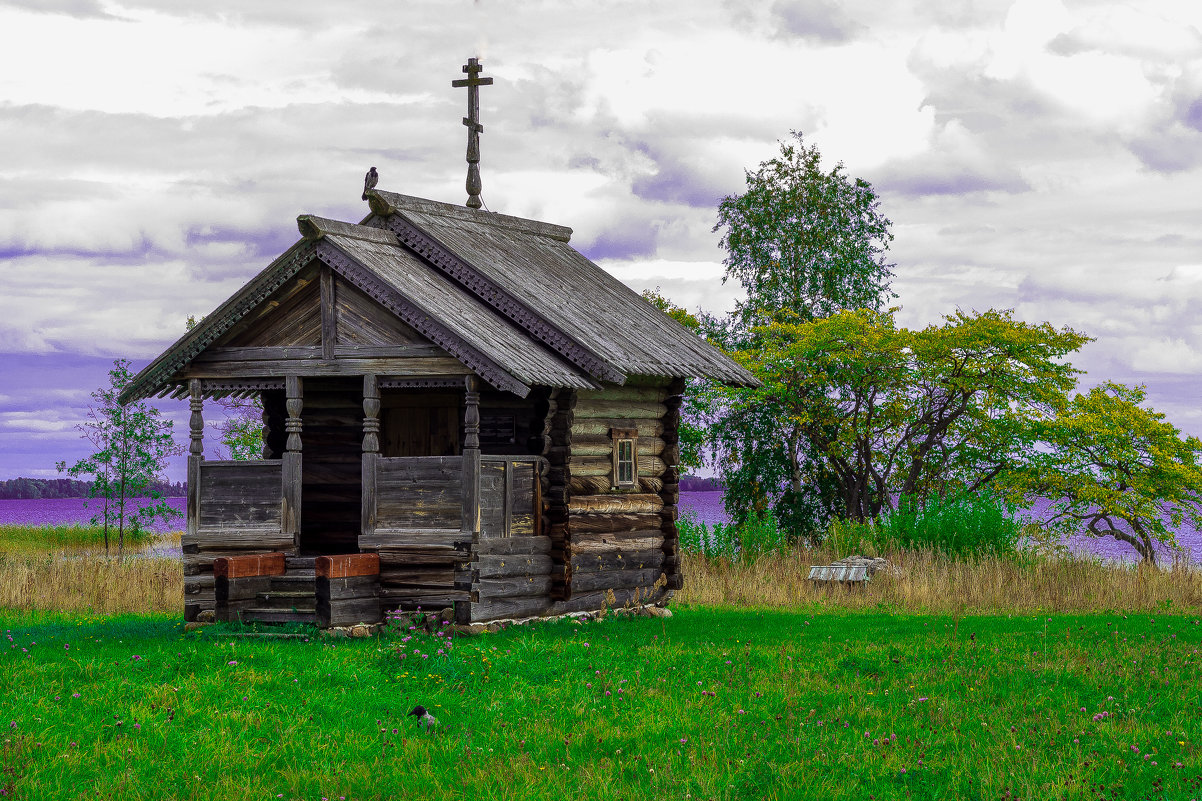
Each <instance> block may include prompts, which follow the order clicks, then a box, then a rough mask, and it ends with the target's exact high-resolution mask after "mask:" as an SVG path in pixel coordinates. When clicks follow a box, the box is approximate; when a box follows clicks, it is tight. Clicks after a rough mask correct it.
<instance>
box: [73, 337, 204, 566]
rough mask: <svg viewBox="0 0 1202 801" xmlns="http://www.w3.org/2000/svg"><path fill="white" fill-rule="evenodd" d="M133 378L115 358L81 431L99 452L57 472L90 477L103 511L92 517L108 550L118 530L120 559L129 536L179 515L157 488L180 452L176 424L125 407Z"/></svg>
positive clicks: (153, 412) (142, 406)
mask: <svg viewBox="0 0 1202 801" xmlns="http://www.w3.org/2000/svg"><path fill="white" fill-rule="evenodd" d="M132 380H133V374H132V373H130V371H129V360H128V359H117V360H116V361H114V362H113V369H111V370H109V386H107V387H101V388H100V389H98V390H96V391H95V392H93V393H92V398H93V399H94V400H95V401H96V405H95V406H93V407H92V408H91V409H89V411H88V419H87V421H86V422H84V423H81V424H80V425H79V426H77V427H78V428H79V430H80V431H81V432H82V435H83V437H84V439H87V440H88V441H89V442H90V443H92V446H93V447H94V448H95V449H96V450H95V451H94V452H93V453H92V455H91V456H88V457H87V458H84V459H81V460H79V461H78V462H76V463H75V464H73V465H71V466H70V467H67V465H66V462H59V463H58V469H59V470H60V471H64V470H65V471H66V472H67V473H68V474H69V475H71V476H75V477H79V476H91V477H92V484H91V487H90V488H89V491H88V497H89V498H93V499H98V500H99V501H100V504H101V506H100V512H99V513H98V514H97V515H96V516H94V517H93V518H92V523H93V524H94V525H99V526H103V527H104V552H105V555H108V552H109V532H110V530H111V529H112V528H116V530H117V558H118V559H121V558H122V556H123V555H124V548H125V535H126V533H127V532H128V533H130V534H131V535H134V536H136V535H138V534H140V533H141V532H143V531H144V530H146V529H147V528H148V527H149V526H150V525H151V524H152V523H153V522H154V520H156V519H161V520H164V521H166V520H170V519H171V518H172V517H176V516H178V515H179V512H177V511H176V510H175V509H173V508H171V507H170V506H168V505H167V502H166V501H165V500H163V496H162V493H160V492H159V491H158V490H157V489H156V488H155V485H156V484H157V482H158V481H159V477H160V476H161V474H162V472H163V470H164V469H165V468H166V461H167V458H168V457H170V456H173V455H175V454H178V453H180V452H182V451H181V448H179V446H177V445H176V443H175V441H174V440H173V439H172V437H171V428H172V424H171V421H170V420H164V419H162V417H161V416H160V414H159V410H158V409H155V408H154V407H152V406H150V405H149V404H147V403H145V402H143V401H139V402H137V403H130V404H127V405H124V406H122V405H121V404H120V403H118V401H117V399H118V397H119V396H120V395H121V392H122V391H123V390H124V389H125V387H126V386H128V385H129V383H130V381H132Z"/></svg>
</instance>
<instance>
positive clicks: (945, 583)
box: [676, 547, 1202, 614]
mask: <svg viewBox="0 0 1202 801" xmlns="http://www.w3.org/2000/svg"><path fill="white" fill-rule="evenodd" d="M871 555H880V556H884V557H885V558H887V559H888V560H889V563H890V568H888V569H886V570H883V571H880V572H878V573H877V574H876V575H875V576H874V577H873V578H872V580H871V581H870V582H868V583H867V584H856V585H851V586H847V587H844V586H843V585H840V584H834V585H831V584H825V583H823V584H820V583H816V582H811V581H809V580H808V576H809V569H810V566H811V565H825V564H830V563H831V562H832V561H833V560H834V559H835V558H837V557H838V556H839V554H838V553H836V552H834V551H833V550H831V549H829V548H825V547H824V548H816V549H810V548H793V549H790V550H788V551H786V552H783V553H773V554H768V555H764V556H760V557H758V558H756V559H754V560H749V561H742V562H740V561H732V560H729V559H724V558H716V557H708V556H702V555H698V554H695V553H685V554H684V558H683V561H682V569H683V571H684V589H682V590H681V591H679V592H678V593H677V595H676V598H677V600H678V601H680V602H683V603H686V604H690V605H704V606H709V605H719V606H733V607H757V608H778V609H806V608H811V607H821V608H830V609H876V608H879V609H885V610H889V611H895V612H912V613H923V614H930V613H949V612H963V611H973V612H982V613H1017V612H1068V611H1072V612H1102V611H1116V612H1134V611H1145V612H1168V611H1173V612H1181V611H1188V612H1190V613H1192V614H1197V613H1198V612H1200V611H1202V570H1199V569H1198V568H1197V567H1195V566H1191V565H1188V564H1186V563H1177V564H1175V565H1173V567H1172V568H1171V569H1168V570H1162V569H1158V568H1153V567H1149V566H1142V565H1137V566H1123V565H1109V564H1104V563H1102V562H1100V561H1097V560H1093V559H1088V558H1081V557H1069V558H1058V559H1052V558H1045V557H1037V556H1028V557H1027V558H1023V559H1014V558H1009V557H1001V556H984V557H974V558H971V559H965V558H955V557H949V556H946V555H944V554H940V553H936V552H934V551H930V550H925V551H878V552H875V553H874V554H871Z"/></svg>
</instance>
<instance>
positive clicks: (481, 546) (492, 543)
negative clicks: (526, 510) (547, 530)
mask: <svg viewBox="0 0 1202 801" xmlns="http://www.w3.org/2000/svg"><path fill="white" fill-rule="evenodd" d="M550 550H551V538H550V537H510V538H508V539H495V540H480V542H479V543H478V544H477V545H476V553H477V554H478V555H479V556H480V557H484V556H486V555H496V556H503V555H510V554H512V555H519V554H545V553H548V552H550Z"/></svg>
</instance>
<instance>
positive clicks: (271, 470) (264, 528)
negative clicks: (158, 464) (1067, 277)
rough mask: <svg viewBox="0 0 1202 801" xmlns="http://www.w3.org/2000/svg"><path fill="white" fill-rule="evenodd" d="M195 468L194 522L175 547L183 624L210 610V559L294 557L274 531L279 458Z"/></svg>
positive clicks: (289, 545) (205, 464) (277, 523)
mask: <svg viewBox="0 0 1202 801" xmlns="http://www.w3.org/2000/svg"><path fill="white" fill-rule="evenodd" d="M197 464H198V469H197V477H196V483H197V486H196V493H197V503H196V511H195V518H196V519H195V520H193V521H189V526H188V533H186V534H184V536H183V538H182V542H181V546H182V549H183V563H184V618H185V619H186V620H195V619H196V616H197V615H198V614H199V613H200V612H201V611H203V610H211V609H214V608H215V603H216V599H215V591H214V587H215V580H214V577H213V560H215V559H217V558H218V557H221V556H246V555H250V554H256V553H271V552H275V551H281V552H284V553H289V554H292V553H295V544H294V543H293V541H292V538H291V537H289V536H287V535H285V534H283V533H282V531H281V526H280V491H281V480H282V466H281V465H282V462H281V461H280V460H279V459H264V460H253V461H199V462H198V463H197ZM189 491H192V489H191V488H189ZM193 532H195V533H193Z"/></svg>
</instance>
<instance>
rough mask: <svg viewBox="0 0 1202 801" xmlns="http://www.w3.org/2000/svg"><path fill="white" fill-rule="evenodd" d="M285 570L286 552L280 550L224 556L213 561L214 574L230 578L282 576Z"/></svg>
mask: <svg viewBox="0 0 1202 801" xmlns="http://www.w3.org/2000/svg"><path fill="white" fill-rule="evenodd" d="M285 570H286V565H285V563H284V554H282V553H279V552H276V553H263V554H247V555H246V556H222V557H219V558H218V559H216V560H214V561H213V574H214V575H215V576H218V577H225V578H230V579H234V578H242V577H244V576H282V575H284V571H285Z"/></svg>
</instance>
